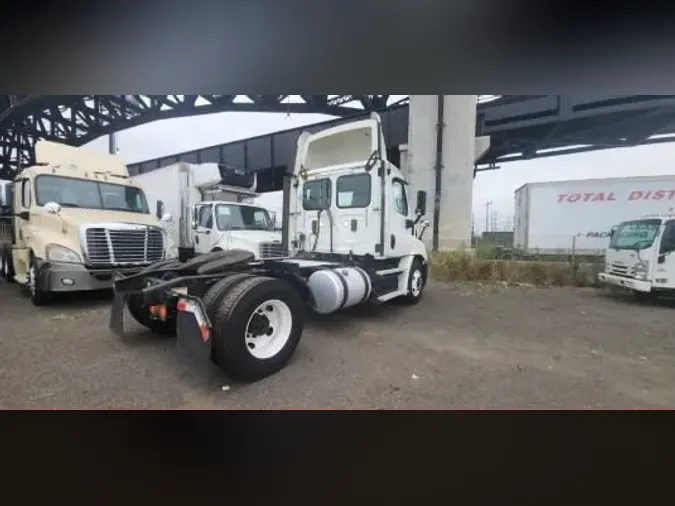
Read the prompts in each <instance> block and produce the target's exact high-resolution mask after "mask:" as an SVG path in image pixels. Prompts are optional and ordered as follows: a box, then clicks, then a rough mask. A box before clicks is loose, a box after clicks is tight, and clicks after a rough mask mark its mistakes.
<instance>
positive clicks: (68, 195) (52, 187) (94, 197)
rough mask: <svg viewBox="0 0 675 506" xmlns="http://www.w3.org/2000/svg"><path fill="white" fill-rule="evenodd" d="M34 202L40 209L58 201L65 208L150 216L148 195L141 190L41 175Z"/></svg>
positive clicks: (37, 179) (38, 178)
mask: <svg viewBox="0 0 675 506" xmlns="http://www.w3.org/2000/svg"><path fill="white" fill-rule="evenodd" d="M35 200H36V202H37V204H38V205H40V206H43V205H45V204H46V203H48V202H56V203H57V204H60V205H61V206H62V207H81V208H84V209H105V210H108V211H127V212H131V213H143V214H149V210H148V204H147V202H146V200H145V195H144V194H143V191H142V190H140V189H139V188H133V187H130V186H124V185H121V184H114V183H104V182H101V181H91V180H86V179H75V178H71V177H63V176H48V175H43V176H38V177H37V178H36V179H35Z"/></svg>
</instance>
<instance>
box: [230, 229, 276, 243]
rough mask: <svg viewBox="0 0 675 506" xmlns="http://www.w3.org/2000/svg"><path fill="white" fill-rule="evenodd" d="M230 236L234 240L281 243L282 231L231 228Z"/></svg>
mask: <svg viewBox="0 0 675 506" xmlns="http://www.w3.org/2000/svg"><path fill="white" fill-rule="evenodd" d="M230 237H231V238H232V240H234V241H242V242H248V243H262V242H278V243H281V232H280V231H275V230H230Z"/></svg>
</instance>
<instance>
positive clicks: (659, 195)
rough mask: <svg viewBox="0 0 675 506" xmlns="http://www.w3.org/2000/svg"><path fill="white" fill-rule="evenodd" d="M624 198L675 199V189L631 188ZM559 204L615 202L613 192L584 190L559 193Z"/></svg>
mask: <svg viewBox="0 0 675 506" xmlns="http://www.w3.org/2000/svg"><path fill="white" fill-rule="evenodd" d="M624 198H626V200H629V201H634V200H675V190H633V191H631V192H630V193H629V194H628V196H627V197H624ZM557 200H558V203H559V204H562V203H564V202H569V203H571V204H574V203H575V202H616V193H615V192H604V191H601V192H584V193H559V194H558V196H557Z"/></svg>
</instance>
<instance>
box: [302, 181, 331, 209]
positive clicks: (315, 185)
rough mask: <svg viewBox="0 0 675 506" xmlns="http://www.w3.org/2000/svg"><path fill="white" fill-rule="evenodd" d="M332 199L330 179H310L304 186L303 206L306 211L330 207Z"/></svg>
mask: <svg viewBox="0 0 675 506" xmlns="http://www.w3.org/2000/svg"><path fill="white" fill-rule="evenodd" d="M330 201H331V184H330V179H317V180H315V181H308V182H306V183H305V184H304V186H303V187H302V207H303V208H304V209H305V211H318V210H319V209H328V208H329V207H330Z"/></svg>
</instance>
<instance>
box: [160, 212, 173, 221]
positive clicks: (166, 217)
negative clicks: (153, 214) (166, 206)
mask: <svg viewBox="0 0 675 506" xmlns="http://www.w3.org/2000/svg"><path fill="white" fill-rule="evenodd" d="M162 221H163V222H164V223H173V216H171V213H164V214H163V215H162Z"/></svg>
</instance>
